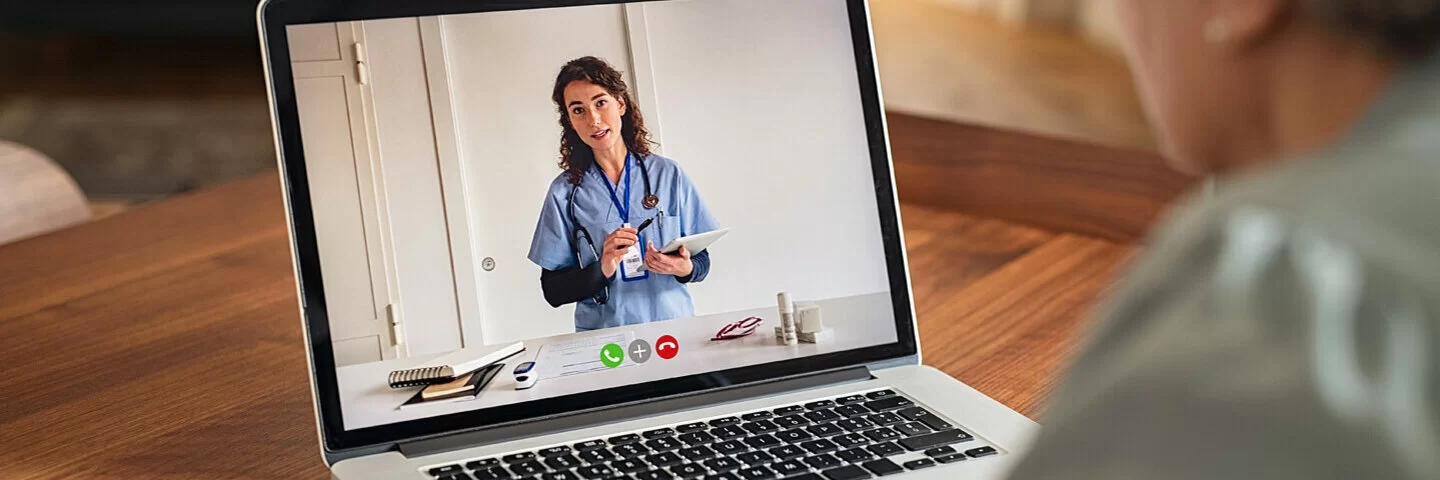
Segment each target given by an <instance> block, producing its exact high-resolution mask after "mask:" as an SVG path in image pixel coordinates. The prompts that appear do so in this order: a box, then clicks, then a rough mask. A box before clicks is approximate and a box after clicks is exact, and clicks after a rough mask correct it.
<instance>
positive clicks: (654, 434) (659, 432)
mask: <svg viewBox="0 0 1440 480" xmlns="http://www.w3.org/2000/svg"><path fill="white" fill-rule="evenodd" d="M643 435H644V436H645V438H660V437H670V436H674V435H675V430H674V429H670V428H657V429H654V430H650V431H648V432H645V433H644V434H643Z"/></svg>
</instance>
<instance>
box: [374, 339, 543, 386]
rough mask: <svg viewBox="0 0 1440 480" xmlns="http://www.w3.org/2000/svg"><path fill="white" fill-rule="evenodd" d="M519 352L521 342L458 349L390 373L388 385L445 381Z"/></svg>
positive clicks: (430, 383) (522, 345) (414, 384)
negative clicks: (418, 364)
mask: <svg viewBox="0 0 1440 480" xmlns="http://www.w3.org/2000/svg"><path fill="white" fill-rule="evenodd" d="M523 351H525V342H515V343H511V344H507V345H484V346H479V347H467V348H462V349H460V350H456V351H455V352H452V353H450V354H448V355H445V356H443V357H440V358H437V359H435V360H433V361H430V362H427V363H425V364H424V365H421V366H418V367H415V368H410V369H405V370H396V371H393V372H390V388H406V387H420V386H425V385H433V384H437V383H446V382H449V381H452V380H455V377H458V376H461V375H464V374H467V373H470V372H473V371H476V370H479V369H480V368H482V367H485V366H486V365H490V364H493V363H495V362H499V361H501V360H504V359H507V358H510V357H511V356H513V355H515V354H517V353H520V352H523Z"/></svg>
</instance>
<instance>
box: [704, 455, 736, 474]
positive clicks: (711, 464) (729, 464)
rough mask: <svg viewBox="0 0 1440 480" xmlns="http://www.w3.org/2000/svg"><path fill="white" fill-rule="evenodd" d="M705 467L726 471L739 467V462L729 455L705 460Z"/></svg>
mask: <svg viewBox="0 0 1440 480" xmlns="http://www.w3.org/2000/svg"><path fill="white" fill-rule="evenodd" d="M705 468H708V469H711V470H714V471H717V472H728V471H731V470H735V469H738V468H740V462H738V461H736V460H735V459H733V458H730V457H720V458H715V459H711V460H708V461H706V462H705Z"/></svg>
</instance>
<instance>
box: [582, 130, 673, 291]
mask: <svg viewBox="0 0 1440 480" xmlns="http://www.w3.org/2000/svg"><path fill="white" fill-rule="evenodd" d="M627 159H628V158H627ZM635 163H637V164H639V165H640V177H641V178H642V179H644V183H645V198H642V199H640V205H641V206H643V207H645V209H646V210H651V209H654V208H655V207H656V206H659V205H660V197H657V196H655V191H654V190H652V189H651V186H650V167H647V166H645V160H644V159H642V158H638V157H636V158H635ZM595 168H597V169H598V168H600V167H598V166H596V167H595ZM580 181H581V182H584V181H585V180H584V177H583V176H582V177H581V180H580ZM579 191H580V184H579V183H576V184H574V185H571V186H570V198H569V199H567V200H566V207H565V210H566V212H568V213H569V215H570V224H571V225H574V226H575V229H574V230H571V231H570V250H571V252H572V253H574V254H575V265H576V266H579V267H582V268H583V266H584V265H583V264H582V263H581V262H582V261H583V260H581V257H580V237H581V236H584V237H585V244H586V245H589V246H590V254H591V255H594V256H595V261H597V262H598V261H600V251H599V250H596V249H595V240H594V239H592V238H591V237H590V231H588V230H586V229H585V227H584V226H582V225H580V220H579V219H578V217H576V216H575V194H576V193H578V192H579ZM592 298H593V299H594V300H595V303H597V304H600V305H604V304H605V302H606V301H609V299H610V286H609V285H606V286H605V288H604V289H602V290H600V293H599V294H596V295H595V296H594V297H592Z"/></svg>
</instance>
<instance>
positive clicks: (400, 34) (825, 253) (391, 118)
mask: <svg viewBox="0 0 1440 480" xmlns="http://www.w3.org/2000/svg"><path fill="white" fill-rule="evenodd" d="M287 35H288V38H289V42H290V59H291V63H292V66H293V68H292V71H293V72H294V77H295V90H296V97H297V104H298V108H299V113H300V124H301V136H302V147H303V150H304V152H305V159H304V162H305V166H306V171H307V177H308V178H307V182H309V187H310V200H311V208H312V210H313V212H314V217H315V228H316V239H317V244H318V246H319V253H320V264H321V272H322V274H323V280H324V286H323V288H324V290H325V294H326V299H327V305H326V307H327V308H326V311H327V314H328V317H329V318H328V319H327V322H328V323H329V326H330V329H329V330H330V332H331V338H330V341H331V344H332V346H334V360H335V365H336V375H337V380H338V384H339V387H340V395H341V405H342V408H341V410H342V415H343V419H344V424H345V428H346V429H356V428H364V427H370V426H375V425H383V424H388V423H395V422H400V421H405V420H413V419H418V418H425V417H431V416H437V415H444V414H450V413H457V412H463V411H471V410H482V409H485V408H490V407H495V406H501V405H509V404H517V403H523V402H527V401H532V400H536V399H542V398H552V397H557V396H564V395H573V394H580V393H585V392H590V391H595V390H601V389H607V388H612V387H617V386H623V385H628V384H638V383H644V382H650V381H656V380H663V379H669V378H678V377H683V376H687V375H694V374H700V373H706V372H711V371H717V370H725V369H731V368H739V367H745V366H751V365H758V364H764V363H770V362H777V361H785V360H791V359H796V358H801V357H806V356H811V355H820V354H826V353H832V352H839V351H847V350H854V349H860V348H866V347H871V346H876V345H883V344H889V343H894V342H895V341H896V340H897V333H896V328H895V313H894V305H893V303H892V301H891V294H890V288H889V285H890V283H889V275H888V268H887V263H886V257H885V253H884V243H883V236H882V232H881V226H880V210H881V206H880V205H879V204H878V203H877V200H876V196H875V194H874V191H875V186H874V185H875V182H876V179H875V177H874V174H873V171H872V162H871V151H870V148H869V142H868V140H867V130H866V125H865V118H864V115H863V112H862V101H861V84H860V81H859V78H860V77H859V76H860V75H862V74H867V75H868V72H867V73H857V68H856V63H855V54H854V47H853V42H852V39H851V38H850V36H851V32H850V20H849V16H848V11H847V7H846V2H845V0H794V1H785V2H753V1H746V0H673V1H664V2H645V3H639V4H623V5H599V6H585V7H566V8H547V9H533V10H522V11H507V12H492V13H473V14H460V15H447V16H440V17H423V18H402V19H383V20H370V21H361V22H343V23H334V24H309V25H293V26H290V27H289V28H288V29H287ZM352 44H361V46H355V45H352ZM362 57H363V58H362ZM362 64H363V65H362ZM352 67H355V68H352ZM360 69H363V72H362V71H361V70H360ZM357 72H358V73H357ZM292 161H293V160H292ZM889 208H893V207H892V206H890V205H886V206H885V209H887V210H888V209H889Z"/></svg>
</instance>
